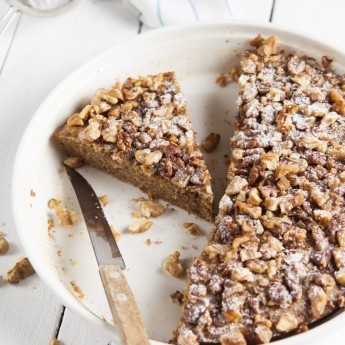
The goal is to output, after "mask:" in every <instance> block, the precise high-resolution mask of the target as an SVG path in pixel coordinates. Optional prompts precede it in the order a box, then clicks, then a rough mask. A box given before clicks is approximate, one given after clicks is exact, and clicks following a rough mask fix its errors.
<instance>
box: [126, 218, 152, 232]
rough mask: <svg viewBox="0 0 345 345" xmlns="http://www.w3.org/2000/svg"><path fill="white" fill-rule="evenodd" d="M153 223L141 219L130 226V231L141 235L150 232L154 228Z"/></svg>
mask: <svg viewBox="0 0 345 345" xmlns="http://www.w3.org/2000/svg"><path fill="white" fill-rule="evenodd" d="M152 224H153V222H151V221H150V220H147V219H146V218H142V219H139V220H138V221H136V222H134V223H132V224H130V225H129V226H128V228H127V229H128V231H129V232H131V233H133V234H139V233H142V232H145V231H147V230H149V229H150V228H151V226H152Z"/></svg>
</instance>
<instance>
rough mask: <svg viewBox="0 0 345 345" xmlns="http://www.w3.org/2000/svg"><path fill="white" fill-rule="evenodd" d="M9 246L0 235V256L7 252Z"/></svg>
mask: <svg viewBox="0 0 345 345" xmlns="http://www.w3.org/2000/svg"><path fill="white" fill-rule="evenodd" d="M9 248H10V246H9V244H8V242H7V240H6V238H5V237H4V235H3V234H2V233H0V254H5V253H7V252H8V250H9Z"/></svg>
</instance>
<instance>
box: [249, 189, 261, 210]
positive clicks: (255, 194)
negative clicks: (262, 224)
mask: <svg viewBox="0 0 345 345" xmlns="http://www.w3.org/2000/svg"><path fill="white" fill-rule="evenodd" d="M247 202H248V203H249V204H252V205H254V206H258V205H260V204H261V202H262V199H261V198H260V196H259V191H258V190H257V188H252V189H251V190H250V191H249V194H248V199H247Z"/></svg>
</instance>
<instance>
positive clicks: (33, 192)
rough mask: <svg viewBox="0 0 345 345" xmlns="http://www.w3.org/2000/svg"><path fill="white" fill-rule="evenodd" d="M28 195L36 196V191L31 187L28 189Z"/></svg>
mask: <svg viewBox="0 0 345 345" xmlns="http://www.w3.org/2000/svg"><path fill="white" fill-rule="evenodd" d="M30 195H31V196H33V197H34V196H36V192H35V191H34V190H33V189H31V190H30Z"/></svg>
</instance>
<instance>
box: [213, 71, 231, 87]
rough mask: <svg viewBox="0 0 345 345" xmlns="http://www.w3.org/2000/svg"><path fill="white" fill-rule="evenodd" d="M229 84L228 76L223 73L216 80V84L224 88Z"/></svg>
mask: <svg viewBox="0 0 345 345" xmlns="http://www.w3.org/2000/svg"><path fill="white" fill-rule="evenodd" d="M227 83H228V76H227V75H226V74H224V73H221V74H220V75H219V76H218V77H217V78H216V84H217V85H219V86H221V87H224V86H226V85H227Z"/></svg>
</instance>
